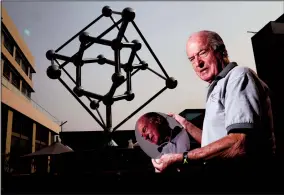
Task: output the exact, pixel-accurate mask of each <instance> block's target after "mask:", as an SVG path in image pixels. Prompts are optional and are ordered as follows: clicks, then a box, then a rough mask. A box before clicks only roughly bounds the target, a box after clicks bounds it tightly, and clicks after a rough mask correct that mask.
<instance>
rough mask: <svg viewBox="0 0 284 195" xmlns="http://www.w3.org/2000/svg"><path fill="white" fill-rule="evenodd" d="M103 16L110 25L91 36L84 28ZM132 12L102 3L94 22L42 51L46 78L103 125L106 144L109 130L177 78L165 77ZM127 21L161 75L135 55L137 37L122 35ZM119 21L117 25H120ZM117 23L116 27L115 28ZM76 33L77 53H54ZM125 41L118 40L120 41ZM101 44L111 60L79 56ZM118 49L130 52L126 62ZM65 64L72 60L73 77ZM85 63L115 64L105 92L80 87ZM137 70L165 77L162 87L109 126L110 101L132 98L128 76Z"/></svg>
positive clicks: (139, 45) (139, 47) (173, 86)
mask: <svg viewBox="0 0 284 195" xmlns="http://www.w3.org/2000/svg"><path fill="white" fill-rule="evenodd" d="M112 14H117V15H120V16H121V19H120V20H118V21H117V22H116V21H115V19H114V18H113V17H112ZM103 17H109V18H110V19H111V20H112V21H113V23H114V24H113V25H112V26H111V27H109V28H108V29H107V30H105V31H104V32H103V33H102V34H100V35H99V36H97V37H92V36H90V35H89V33H87V32H86V31H85V30H86V29H88V28H89V27H90V26H92V25H93V24H94V23H96V22H97V21H99V20H100V19H101V18H103ZM134 18H135V12H134V10H133V9H132V8H125V9H123V11H122V12H117V11H113V10H112V9H111V8H110V7H109V6H105V7H103V9H102V14H101V15H100V16H99V17H97V18H96V19H95V20H94V21H92V22H91V23H90V24H88V25H87V26H86V27H85V28H83V29H82V30H81V31H80V32H78V33H77V34H76V35H74V36H73V37H72V38H70V39H69V40H68V41H66V42H65V43H64V44H63V45H62V46H60V47H59V48H58V49H56V50H55V51H54V50H48V51H47V52H46V58H47V59H48V60H50V61H51V65H50V66H49V67H48V68H47V71H46V73H47V76H48V77H49V78H50V79H58V80H59V81H60V83H62V85H63V86H64V87H65V88H66V89H67V90H68V91H69V92H70V93H71V94H72V95H73V96H74V98H75V99H76V100H77V101H78V102H79V103H80V104H81V105H82V106H83V107H84V108H85V110H86V111H87V112H88V113H89V114H90V115H91V116H92V117H93V118H94V119H95V121H96V122H97V123H98V124H99V125H100V126H101V127H102V128H103V130H104V132H105V133H106V143H107V145H109V144H110V141H111V137H112V135H113V134H112V133H113V132H114V131H115V130H117V129H118V128H119V127H120V126H121V125H123V124H124V123H125V122H126V121H127V120H129V119H130V118H131V117H132V116H134V115H135V114H136V113H137V112H139V111H140V110H141V109H143V108H144V107H145V106H146V105H147V104H149V103H150V102H151V101H152V100H154V99H155V98H156V97H157V96H158V95H160V94H161V93H162V92H163V91H165V90H166V89H167V88H168V89H174V88H175V87H176V86H177V80H175V79H174V78H173V77H169V76H168V74H167V72H166V71H165V69H164V68H163V66H162V65H161V63H160V61H159V60H158V58H157V56H156V55H155V53H154V52H153V50H152V49H151V47H150V45H149V44H148V43H147V41H146V39H145V38H144V36H143V35H142V33H141V31H140V30H139V28H138V26H137V25H136V23H135V22H134ZM129 23H132V25H133V26H134V28H135V29H136V31H137V33H138V34H139V35H140V37H141V39H142V40H143V42H144V43H145V45H146V47H147V48H148V50H149V51H150V53H151V54H152V56H153V57H154V59H155V60H156V62H157V64H158V65H159V67H160V68H161V70H162V71H163V73H164V75H165V76H162V75H160V74H159V73H157V72H156V71H154V70H152V69H151V68H150V67H149V66H148V64H147V63H146V62H145V61H142V60H141V59H140V57H139V56H138V54H137V51H139V50H140V49H141V47H142V44H141V43H140V42H139V41H138V40H133V41H132V42H129V41H128V40H127V38H126V37H125V35H124V34H125V31H126V28H127V26H128V25H129ZM120 24H121V25H120ZM119 25H120V27H119ZM114 28H117V29H118V34H117V36H116V38H114V39H113V40H106V39H103V37H104V36H105V35H106V34H107V33H108V32H110V31H111V30H113V29H114ZM78 36H79V41H80V47H79V50H78V52H76V53H75V54H74V55H73V56H71V57H68V56H64V55H61V54H59V53H58V52H59V51H60V50H61V49H62V48H64V47H65V46H66V45H67V44H69V43H70V42H71V41H72V40H74V39H75V38H76V37H78ZM123 39H124V40H125V42H122V40H123ZM95 43H96V44H102V45H106V46H109V47H111V48H112V50H113V51H114V61H112V60H110V59H106V58H105V57H104V56H103V55H98V56H97V58H94V59H83V54H84V51H85V50H87V49H88V48H89V47H90V46H91V45H93V44H95ZM122 48H130V49H131V53H130V56H129V59H128V62H127V63H125V64H123V63H121V62H120V51H121V49H122ZM135 57H137V59H138V60H139V64H136V65H135V64H133V61H134V58H135ZM58 60H62V61H65V62H63V63H62V64H60V63H59V61H58ZM68 63H73V64H74V65H75V67H76V79H75V80H74V79H73V78H72V77H71V75H70V74H69V73H68V72H67V71H66V70H65V69H64V67H65V66H66V65H67V64H68ZM86 63H98V64H100V65H104V64H109V65H112V66H114V67H115V72H114V74H113V75H112V77H111V78H112V85H111V87H110V90H109V92H108V93H106V94H104V95H100V94H96V93H93V92H90V91H87V90H85V89H84V88H83V87H82V86H81V69H82V66H83V65H84V64H86ZM122 69H123V70H124V71H125V73H126V78H125V77H124V75H123V74H122ZM61 70H63V71H64V72H65V73H66V75H67V76H68V77H69V78H70V79H71V80H72V81H73V83H74V84H75V87H74V88H73V90H71V88H70V87H69V86H68V85H67V84H66V83H65V82H64V81H63V80H62V78H60V76H61ZM139 70H150V71H151V72H153V73H154V74H156V75H157V76H159V77H161V78H162V79H164V80H165V87H163V88H162V89H161V90H160V91H158V92H157V93H156V94H155V95H154V96H152V97H151V98H150V99H149V100H148V101H146V102H145V103H144V104H143V105H141V106H140V107H139V108H138V109H137V110H135V111H134V112H133V113H132V114H130V115H129V116H128V117H126V118H125V119H124V120H123V121H121V122H120V123H119V124H118V125H117V126H115V127H114V128H113V127H112V104H113V103H114V102H115V101H119V100H127V101H132V100H133V99H134V97H135V95H134V93H133V92H132V86H131V77H132V76H133V75H134V74H136V73H137V72H138V71H139ZM125 81H126V82H127V83H126V88H127V89H126V92H125V93H124V94H122V95H119V96H114V94H115V91H116V89H117V88H118V87H119V86H120V85H121V84H123V83H124V82H125ZM82 96H85V97H87V98H88V99H89V101H90V108H91V109H93V110H96V111H97V114H98V115H99V118H100V120H99V119H98V118H97V117H96V116H95V115H94V113H93V112H92V111H91V110H90V109H89V108H88V107H87V106H86V105H85V104H84V103H83V102H82V101H81V99H80V97H82ZM100 102H103V104H104V105H105V106H106V124H105V122H104V120H103V118H102V116H101V114H100V112H99V110H98V108H99V103H100Z"/></svg>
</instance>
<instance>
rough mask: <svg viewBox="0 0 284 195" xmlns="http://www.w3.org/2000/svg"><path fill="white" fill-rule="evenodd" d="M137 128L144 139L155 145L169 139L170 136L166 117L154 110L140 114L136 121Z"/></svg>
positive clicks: (170, 130)
mask: <svg viewBox="0 0 284 195" xmlns="http://www.w3.org/2000/svg"><path fill="white" fill-rule="evenodd" d="M137 128H138V131H139V133H140V134H141V136H142V137H143V138H144V139H145V140H147V141H149V142H151V143H153V144H156V145H160V144H162V143H164V142H168V141H170V139H171V136H172V135H171V134H172V129H171V128H170V127H169V123H168V121H167V119H166V118H165V117H163V116H161V115H159V114H157V113H155V112H149V113H147V114H145V115H143V116H141V117H140V118H139V119H138V121H137Z"/></svg>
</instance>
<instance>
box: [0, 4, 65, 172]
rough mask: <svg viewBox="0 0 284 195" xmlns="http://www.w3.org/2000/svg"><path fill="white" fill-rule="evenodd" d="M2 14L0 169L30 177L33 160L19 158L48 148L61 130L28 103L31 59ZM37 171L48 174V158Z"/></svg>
mask: <svg viewBox="0 0 284 195" xmlns="http://www.w3.org/2000/svg"><path fill="white" fill-rule="evenodd" d="M1 11H2V20H1V72H2V74H1V84H2V85H1V94H2V97H1V147H2V148H1V152H2V165H3V166H2V168H4V171H5V172H13V173H30V172H34V171H35V167H34V166H33V165H31V163H32V159H29V158H22V157H21V156H23V155H25V154H28V153H31V152H35V151H37V150H39V149H41V148H42V147H45V146H48V145H50V144H51V143H52V142H53V136H54V135H56V134H58V133H59V131H60V126H59V125H58V124H57V123H56V122H55V118H53V117H52V116H51V115H49V114H47V113H46V112H45V111H44V109H43V108H42V107H40V106H39V105H38V104H36V103H35V102H34V101H33V100H32V99H31V93H33V92H34V89H33V80H32V75H33V74H34V73H35V62H34V57H33V56H32V54H31V52H30V50H29V49H28V47H27V45H26V44H25V42H24V40H23V39H22V38H21V36H20V35H19V32H18V30H17V28H16V26H15V25H14V24H13V21H12V20H11V18H10V17H9V16H8V14H7V12H6V10H5V8H4V7H2V9H1ZM3 155H4V158H3ZM8 165H9V166H8ZM37 170H41V171H42V170H45V171H47V170H48V161H47V157H46V158H44V159H43V160H40V163H38V166H37ZM2 171H3V169H2Z"/></svg>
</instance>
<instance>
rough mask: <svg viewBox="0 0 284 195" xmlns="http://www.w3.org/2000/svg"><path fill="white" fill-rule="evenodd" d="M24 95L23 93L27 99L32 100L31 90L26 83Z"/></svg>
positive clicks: (23, 83) (24, 83)
mask: <svg viewBox="0 0 284 195" xmlns="http://www.w3.org/2000/svg"><path fill="white" fill-rule="evenodd" d="M22 93H23V95H25V96H26V97H28V98H31V90H30V87H29V86H28V84H27V83H26V82H25V81H23V82H22Z"/></svg>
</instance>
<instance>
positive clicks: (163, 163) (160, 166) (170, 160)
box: [152, 154, 183, 173]
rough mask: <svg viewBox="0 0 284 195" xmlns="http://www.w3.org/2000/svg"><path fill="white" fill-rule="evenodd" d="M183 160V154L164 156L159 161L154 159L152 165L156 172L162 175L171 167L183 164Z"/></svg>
mask: <svg viewBox="0 0 284 195" xmlns="http://www.w3.org/2000/svg"><path fill="white" fill-rule="evenodd" d="M182 159H183V155H182V154H164V155H162V156H161V157H160V158H159V159H152V164H153V166H154V168H155V172H157V173H161V172H163V171H164V170H165V169H166V168H167V167H169V166H170V165H172V164H174V163H176V162H181V161H182Z"/></svg>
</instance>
